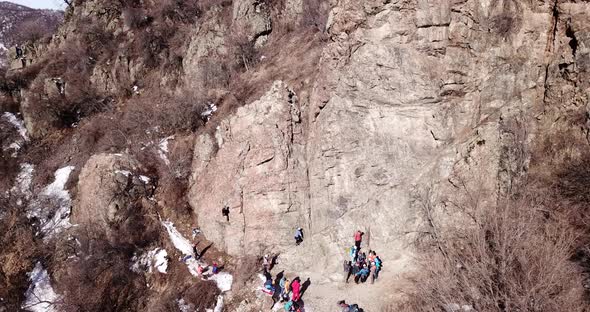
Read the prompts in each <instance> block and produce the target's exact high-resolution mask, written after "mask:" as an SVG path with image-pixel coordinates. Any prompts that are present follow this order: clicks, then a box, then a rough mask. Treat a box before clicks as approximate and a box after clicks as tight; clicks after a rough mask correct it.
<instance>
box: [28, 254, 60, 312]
mask: <svg viewBox="0 0 590 312" xmlns="http://www.w3.org/2000/svg"><path fill="white" fill-rule="evenodd" d="M28 275H29V279H30V280H31V285H30V286H29V289H27V292H26V293H25V297H26V299H25V303H24V304H23V306H22V308H23V309H25V310H27V311H31V312H57V309H56V308H55V307H54V303H55V302H56V301H57V300H58V299H59V296H58V295H57V294H56V293H55V291H54V290H53V287H51V282H50V280H49V274H47V270H45V269H43V266H42V265H41V263H40V262H37V264H36V265H35V268H34V269H33V271H31V273H29V274H28Z"/></svg>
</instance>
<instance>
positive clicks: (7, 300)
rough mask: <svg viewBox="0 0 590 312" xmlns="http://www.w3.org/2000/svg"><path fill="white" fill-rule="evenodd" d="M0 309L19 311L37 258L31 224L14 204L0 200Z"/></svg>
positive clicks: (37, 251)
mask: <svg viewBox="0 0 590 312" xmlns="http://www.w3.org/2000/svg"><path fill="white" fill-rule="evenodd" d="M0 207H2V209H1V210H0V214H1V215H2V217H1V218H0V242H2V248H0V298H3V300H2V301H1V302H0V309H1V308H6V309H7V311H19V310H20V303H21V301H22V300H23V299H24V293H25V291H26V290H27V288H28V287H29V280H28V277H27V275H26V273H27V272H29V271H31V269H32V268H33V261H34V260H35V259H36V258H37V257H39V256H40V255H41V254H40V252H39V249H38V247H37V241H36V238H35V236H34V233H35V232H34V228H33V226H32V223H31V222H30V221H29V220H28V219H27V218H26V216H25V215H24V213H23V211H22V210H23V209H22V207H20V206H17V205H16V204H15V202H13V201H10V200H8V199H5V198H1V197H0Z"/></svg>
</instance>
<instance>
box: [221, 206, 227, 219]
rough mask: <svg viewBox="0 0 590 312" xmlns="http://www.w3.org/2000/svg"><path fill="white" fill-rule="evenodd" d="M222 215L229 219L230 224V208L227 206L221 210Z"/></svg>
mask: <svg viewBox="0 0 590 312" xmlns="http://www.w3.org/2000/svg"><path fill="white" fill-rule="evenodd" d="M221 215H222V216H224V217H226V218H227V222H229V207H228V206H227V205H225V206H223V208H221Z"/></svg>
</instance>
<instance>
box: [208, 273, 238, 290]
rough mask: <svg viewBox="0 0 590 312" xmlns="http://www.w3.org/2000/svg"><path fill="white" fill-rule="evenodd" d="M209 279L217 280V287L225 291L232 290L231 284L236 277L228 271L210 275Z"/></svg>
mask: <svg viewBox="0 0 590 312" xmlns="http://www.w3.org/2000/svg"><path fill="white" fill-rule="evenodd" d="M209 280H210V281H215V283H216V284H217V288H219V290H221V292H225V291H229V290H231V284H232V283H233V281H234V277H233V276H232V275H231V274H229V273H227V272H219V273H217V274H213V276H210V277H209Z"/></svg>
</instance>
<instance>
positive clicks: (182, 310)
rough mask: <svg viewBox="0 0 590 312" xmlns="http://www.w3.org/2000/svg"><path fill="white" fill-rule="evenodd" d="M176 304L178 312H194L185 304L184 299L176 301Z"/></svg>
mask: <svg viewBox="0 0 590 312" xmlns="http://www.w3.org/2000/svg"><path fill="white" fill-rule="evenodd" d="M176 304H178V309H179V310H180V312H193V311H194V310H195V308H194V307H193V306H192V305H190V304H188V303H186V301H184V299H178V300H176Z"/></svg>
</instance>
